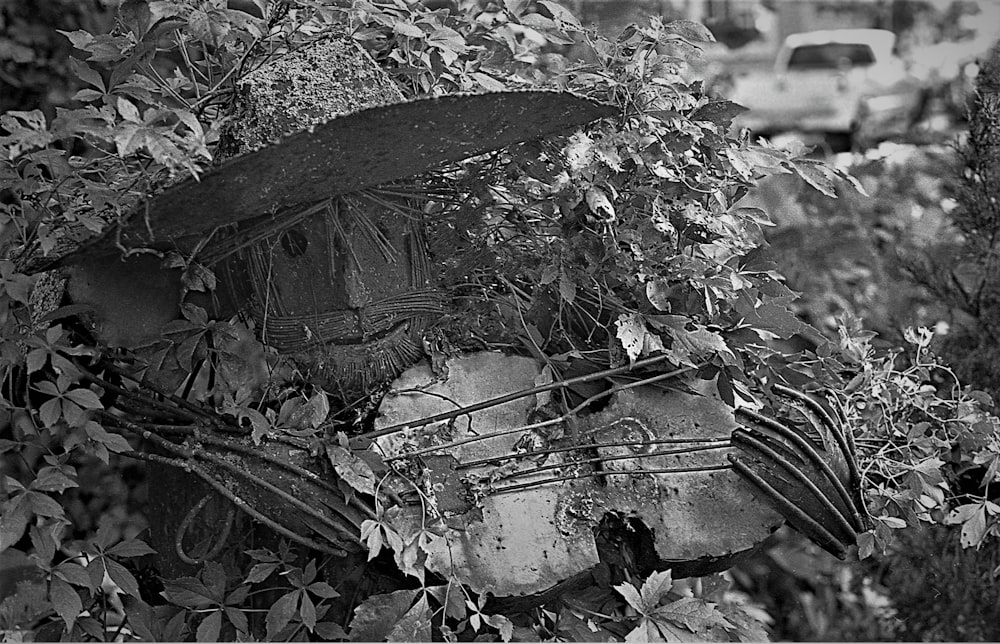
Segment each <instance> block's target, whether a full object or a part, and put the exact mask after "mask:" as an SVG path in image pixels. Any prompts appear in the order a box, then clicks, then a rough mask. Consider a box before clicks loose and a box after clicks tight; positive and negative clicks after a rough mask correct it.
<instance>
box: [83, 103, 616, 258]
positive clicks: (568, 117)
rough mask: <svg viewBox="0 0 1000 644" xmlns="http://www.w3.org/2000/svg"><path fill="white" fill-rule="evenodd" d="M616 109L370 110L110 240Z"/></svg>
mask: <svg viewBox="0 0 1000 644" xmlns="http://www.w3.org/2000/svg"><path fill="white" fill-rule="evenodd" d="M616 112H617V110H616V108H614V107H612V106H610V105H605V104H602V103H598V102H596V101H592V100H590V99H587V98H584V97H581V96H577V95H575V94H572V93H569V92H558V91H548V90H525V91H511V92H495V93H488V94H455V95H449V96H442V97H438V98H427V99H418V100H414V101H409V102H403V103H396V104H391V105H384V106H379V107H373V108H368V109H364V110H360V111H357V112H353V113H351V114H347V115H344V116H340V117H337V118H334V119H332V120H330V121H327V122H326V123H324V124H322V125H319V126H316V127H315V128H312V129H311V130H306V131H303V132H299V133H296V134H293V135H291V136H288V137H286V138H284V139H282V140H281V141H280V142H277V143H275V144H274V145H272V146H269V147H267V148H264V149H261V150H258V151H256V152H252V153H249V154H246V155H243V156H239V157H236V158H233V159H230V160H228V161H226V162H224V163H222V164H221V165H219V166H218V167H217V168H214V169H212V170H210V171H209V172H207V173H205V174H204V175H203V176H202V177H201V178H200V180H198V181H195V180H194V179H189V180H186V181H184V182H182V183H179V184H177V185H175V186H172V187H170V188H168V189H166V190H165V191H163V192H162V193H160V194H157V195H155V196H153V197H152V198H150V199H149V200H148V201H147V202H145V203H143V204H142V205H140V207H139V208H138V209H137V210H136V211H135V213H134V214H133V215H132V216H131V218H130V219H129V220H128V221H126V222H124V223H122V224H120V225H119V226H118V227H116V228H113V229H112V230H110V231H108V232H106V233H105V234H104V235H103V238H104V239H105V240H107V241H110V240H111V239H116V238H117V239H119V240H120V241H122V242H123V243H124V244H125V245H127V246H139V245H147V244H163V243H168V242H170V241H171V240H175V239H178V238H181V237H190V236H192V235H198V234H200V233H205V232H208V231H211V230H212V229H214V228H215V227H217V226H221V225H225V224H230V223H234V222H237V221H241V220H244V219H250V218H253V217H258V216H261V215H266V214H272V213H276V212H280V211H284V210H286V209H288V208H292V207H295V206H298V205H300V204H311V203H315V202H318V201H320V200H322V199H325V198H328V197H332V196H336V195H339V194H344V193H348V192H351V191H354V190H359V189H362V188H368V187H372V186H376V185H379V184H382V183H386V182H389V181H394V180H397V179H401V178H404V177H408V176H412V175H415V174H419V173H421V172H424V171H426V170H428V169H430V168H433V167H435V166H437V165H440V164H443V163H448V162H454V161H459V160H461V159H466V158H469V157H472V156H475V155H478V154H483V153H485V152H489V151H492V150H497V149H500V148H503V147H505V146H508V145H511V144H513V143H518V142H521V141H527V140H531V139H534V138H538V137H541V136H545V135H548V134H552V133H554V132H558V131H560V130H565V129H568V128H572V127H575V126H579V125H583V124H585V123H589V122H591V121H594V120H596V119H599V118H602V117H607V116H611V115H613V114H615V113H616ZM147 224H148V229H147ZM149 230H152V235H153V236H152V237H150V235H149ZM110 246H111V244H110V243H107V242H105V243H99V244H97V245H96V247H95V246H93V245H92V246H91V248H90V250H89V251H88V250H82V251H79V254H82V255H89V254H91V253H94V252H97V253H100V252H101V249H102V247H103V250H107V248H108V247H110Z"/></svg>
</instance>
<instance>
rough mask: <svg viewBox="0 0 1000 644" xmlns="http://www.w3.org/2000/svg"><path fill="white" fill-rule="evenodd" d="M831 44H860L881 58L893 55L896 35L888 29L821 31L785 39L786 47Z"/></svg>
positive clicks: (807, 32) (798, 34) (793, 35)
mask: <svg viewBox="0 0 1000 644" xmlns="http://www.w3.org/2000/svg"><path fill="white" fill-rule="evenodd" d="M829 43H859V44H865V45H868V46H869V47H871V48H872V49H873V50H875V52H876V54H878V57H879V58H883V57H885V56H888V55H889V54H891V53H892V47H893V45H895V44H896V34H894V33H892V32H891V31H888V30H886V29H820V30H817V31H804V32H801V33H797V34H790V35H789V36H788V37H787V38H785V46H786V47H789V48H791V47H801V46H803V45H826V44H829Z"/></svg>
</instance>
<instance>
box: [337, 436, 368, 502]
mask: <svg viewBox="0 0 1000 644" xmlns="http://www.w3.org/2000/svg"><path fill="white" fill-rule="evenodd" d="M326 455H327V458H329V459H330V463H331V464H332V465H333V469H334V471H335V472H336V473H337V475H338V476H339V477H340V478H342V479H343V480H344V482H346V483H347V484H348V485H350V486H351V487H352V488H353V489H355V490H357V491H358V492H361V493H363V494H369V495H373V496H374V494H375V483H376V478H375V473H374V472H373V471H372V468H371V466H369V465H368V463H366V462H365V461H363V460H362V459H360V458H358V457H357V456H355V455H354V454H352V453H351V452H350V451H349V450H346V449H344V448H343V447H340V446H339V445H328V446H327V448H326Z"/></svg>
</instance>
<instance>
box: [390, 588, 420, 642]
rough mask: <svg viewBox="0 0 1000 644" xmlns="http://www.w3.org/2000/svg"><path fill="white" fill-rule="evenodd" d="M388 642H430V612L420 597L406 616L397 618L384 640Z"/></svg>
mask: <svg viewBox="0 0 1000 644" xmlns="http://www.w3.org/2000/svg"><path fill="white" fill-rule="evenodd" d="M386 639H387V640H388V641H390V642H429V641H431V610H430V606H429V605H428V604H427V596H426V595H422V596H421V597H420V599H418V600H417V601H416V603H415V604H413V606H411V607H410V610H408V611H406V614H405V615H403V616H402V617H400V618H399V621H397V622H396V624H395V626H393V628H392V631H391V632H390V633H389V635H388V637H387V638H386Z"/></svg>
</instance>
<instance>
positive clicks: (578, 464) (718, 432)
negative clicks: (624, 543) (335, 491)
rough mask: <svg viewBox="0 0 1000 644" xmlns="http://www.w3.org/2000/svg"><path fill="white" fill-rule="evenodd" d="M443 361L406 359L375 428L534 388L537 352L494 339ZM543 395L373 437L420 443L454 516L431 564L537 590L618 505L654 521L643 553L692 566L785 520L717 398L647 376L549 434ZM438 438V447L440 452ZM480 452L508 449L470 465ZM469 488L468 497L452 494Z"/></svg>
mask: <svg viewBox="0 0 1000 644" xmlns="http://www.w3.org/2000/svg"><path fill="white" fill-rule="evenodd" d="M446 365H447V374H448V375H447V377H446V378H443V379H438V378H436V377H435V375H434V373H432V372H431V370H430V368H429V367H428V366H427V365H424V364H421V365H417V366H415V367H413V368H411V369H409V370H407V371H406V372H404V373H403V375H402V376H401V377H400V378H399V379H398V380H397V381H396V382H395V383H393V392H394V393H390V395H389V396H387V397H386V399H385V400H384V401H383V403H382V406H381V407H380V413H381V416H380V418H379V419H378V421H377V423H376V428H380V427H390V426H395V425H399V424H405V423H408V422H413V423H414V424H416V423H417V422H418V421H420V420H421V419H424V418H429V417H431V416H434V415H435V414H438V413H441V412H445V411H450V410H455V409H456V408H459V407H465V406H469V405H473V404H476V403H481V402H484V401H490V400H493V399H495V398H497V397H499V396H501V395H504V394H510V393H512V392H518V391H523V390H526V389H530V388H531V387H532V386H533V385H534V383H535V382H536V380H535V378H536V377H537V376H538V374H539V373H540V371H541V369H540V365H539V364H538V363H537V362H535V361H534V360H532V359H529V358H524V357H513V356H504V355H502V354H498V353H494V352H484V353H478V354H472V355H468V356H463V357H461V358H454V359H451V360H448V361H447V363H446ZM535 406H536V400H535V396H533V395H529V396H526V397H524V398H519V399H516V400H513V401H510V402H507V403H504V404H503V405H500V406H496V407H487V408H486V409H483V410H480V411H474V412H471V413H467V414H463V415H461V416H458V417H457V418H454V419H451V420H447V421H440V422H438V423H436V424H430V425H424V426H420V427H407V428H404V429H402V430H401V431H399V432H396V433H392V434H388V435H386V436H382V437H380V438H378V439H377V440H376V443H375V445H376V446H377V447H376V449H378V450H379V451H380V452H381V453H382V454H383V455H385V456H387V457H389V458H390V459H391V458H392V457H401V456H405V455H407V454H414V453H415V452H420V453H419V454H417V455H416V456H414V457H412V458H410V459H408V461H407V463H408V467H409V468H410V469H409V472H410V473H411V474H413V475H414V476H416V477H417V478H418V479H422V480H423V481H424V483H425V485H426V492H427V494H428V495H429V498H430V499H431V503H432V504H434V505H436V506H437V508H438V509H439V510H441V511H442V513H443V514H444V515H445V517H444V518H445V519H446V524H447V526H448V527H447V530H446V531H445V534H444V535H443V536H441V537H439V538H436V539H434V540H432V541H431V545H430V550H431V553H430V555H429V556H428V566H429V567H430V568H431V569H432V570H434V571H435V572H438V573H440V574H442V575H445V576H457V578H458V579H459V580H461V581H462V582H463V583H466V584H468V585H469V586H470V587H471V588H472V589H473V590H475V591H477V592H491V593H493V594H494V595H496V596H515V595H531V594H536V593H541V592H544V591H545V590H547V589H548V588H550V587H552V586H554V585H556V584H558V583H560V582H562V581H564V580H567V579H570V578H571V577H574V576H575V575H577V574H579V573H581V572H585V571H587V570H589V569H591V568H592V567H594V566H595V565H597V564H598V563H599V562H600V561H601V557H600V551H599V545H598V542H597V539H596V537H597V532H596V531H597V528H598V526H599V524H600V523H601V521H602V519H603V518H604V517H606V516H608V515H614V516H616V517H619V518H620V519H621V521H620V522H619V523H620V524H622V525H627V524H628V523H629V522H636V521H637V522H641V524H643V525H644V526H645V527H646V528H648V529H649V530H650V531H651V532H652V536H653V539H652V550H653V551H655V552H652V551H651V552H645V553H643V556H644V557H648V558H651V559H653V560H656V561H659V564H658V565H659V567H661V568H662V567H666V566H669V565H676V564H683V566H677V570H681V569H682V568H683V570H685V571H690V572H686V574H698V573H699V570H700V568H702V567H704V568H705V570H706V571H707V570H709V569H712V570H714V569H718V568H719V567H720V565H719V562H725V561H726V560H728V559H730V558H731V557H734V556H736V555H738V554H740V553H743V552H746V551H749V550H752V549H753V548H755V547H756V546H757V545H758V544H759V543H760V542H761V541H763V540H764V539H765V538H766V537H767V536H768V535H769V534H770V533H771V532H772V531H773V530H774V529H775V528H777V527H778V526H779V525H780V524H781V523H782V521H783V519H782V516H781V515H780V514H778V513H777V512H776V511H775V510H773V509H772V508H771V507H770V505H769V504H768V503H767V502H766V501H765V500H764V499H763V498H758V496H757V494H756V492H755V490H754V489H753V487H752V486H750V485H748V484H747V483H746V482H745V481H744V480H742V479H741V478H740V477H739V476H738V475H737V474H736V473H735V472H733V471H732V470H731V469H729V467H728V465H727V460H726V455H727V454H728V453H730V452H732V450H733V448H732V447H731V446H730V445H729V443H728V437H729V434H730V433H731V432H732V431H733V429H735V428H736V427H738V424H737V422H736V419H735V417H734V416H733V413H732V410H731V409H729V408H728V407H727V406H726V405H725V404H724V403H723V402H722V401H721V400H719V399H717V398H712V397H708V396H698V395H693V394H687V393H681V392H677V391H670V390H663V389H660V388H656V387H652V386H647V387H640V388H637V389H635V390H628V391H623V392H619V393H617V394H615V395H614V397H613V399H612V402H611V404H610V405H608V406H607V407H606V408H605V409H604V410H602V411H601V412H598V413H595V414H592V415H590V416H581V417H579V418H577V419H576V422H573V423H566V424H565V425H561V426H559V427H552V426H549V427H548V428H547V429H546V431H545V432H543V433H540V432H539V431H538V430H534V429H531V427H530V426H532V425H535V424H536V423H535V422H534V421H535V417H534V416H533V415H532V413H533V411H534V410H535ZM478 437H483V438H478ZM469 439H472V440H471V442H466V443H464V444H458V443H460V442H461V441H466V440H469ZM673 441H676V442H673ZM435 446H444V448H443V449H442V450H441V451H440V452H437V453H435V454H437V455H435V456H433V458H432V457H430V455H431V454H432V453H433V452H428V451H427V450H429V449H430V448H433V447H435ZM564 448H565V449H564ZM442 454H446V455H447V458H443V457H442V456H441V455H442ZM514 454H517V458H515V459H510V458H509V457H510V456H511V455H514ZM595 454H596V456H594V455H595ZM483 459H500V460H494V462H488V463H483V464H473V465H472V466H470V467H463V464H471V463H472V462H473V461H481V460H483ZM655 470H670V471H669V472H655ZM463 487H464V489H465V496H467V497H471V498H473V499H474V501H473V502H472V503H471V504H470V505H463V503H461V502H456V499H461V498H462V496H463V495H462V492H461V489H462V488H463ZM505 487H507V488H509V489H508V490H507V491H501V490H503V488H505ZM439 494H440V495H441V501H438V495H439ZM419 511H420V510H419V509H418V508H413V507H410V508H409V509H408V512H409V513H414V512H419ZM721 567H723V568H724V567H725V564H724V563H723V564H722V565H721Z"/></svg>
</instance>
